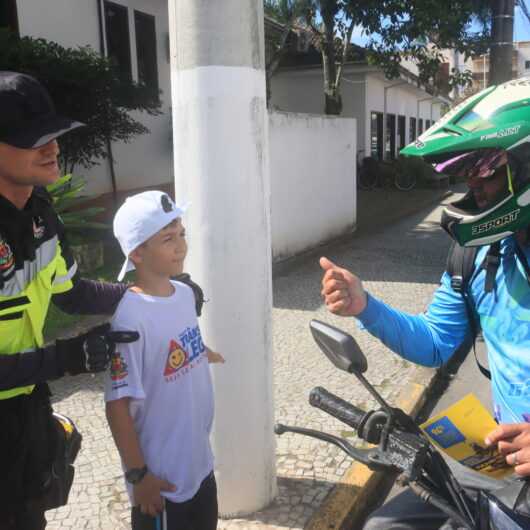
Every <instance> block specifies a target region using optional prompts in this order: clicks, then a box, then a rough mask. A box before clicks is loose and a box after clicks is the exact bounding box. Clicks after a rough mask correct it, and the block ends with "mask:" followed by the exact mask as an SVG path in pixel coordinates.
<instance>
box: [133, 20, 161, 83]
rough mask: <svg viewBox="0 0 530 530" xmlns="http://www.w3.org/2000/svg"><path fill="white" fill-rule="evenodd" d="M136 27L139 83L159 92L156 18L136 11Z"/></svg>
mask: <svg viewBox="0 0 530 530" xmlns="http://www.w3.org/2000/svg"><path fill="white" fill-rule="evenodd" d="M134 25H135V28H136V55H137V57H138V82H139V83H141V84H143V85H146V86H148V87H149V88H152V89H153V90H154V91H156V92H158V67H157V58H156V27H155V17H153V16H152V15H147V14H145V13H142V12H140V11H135V12H134Z"/></svg>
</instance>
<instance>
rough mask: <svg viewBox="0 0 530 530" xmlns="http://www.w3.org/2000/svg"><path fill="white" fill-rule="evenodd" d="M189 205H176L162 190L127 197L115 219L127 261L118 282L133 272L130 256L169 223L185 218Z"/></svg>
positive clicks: (115, 230)
mask: <svg viewBox="0 0 530 530" xmlns="http://www.w3.org/2000/svg"><path fill="white" fill-rule="evenodd" d="M185 210H186V206H180V207H179V206H176V205H175V203H174V202H173V200H172V199H171V197H170V196H169V195H168V194H167V193H164V192H162V191H144V192H143V193H138V194H137V195H133V196H132V197H128V198H127V199H126V200H125V202H124V203H123V204H122V205H121V206H120V208H119V209H118V211H117V212H116V215H115V216H114V224H113V229H114V236H115V237H116V239H117V240H118V242H119V243H120V247H121V250H122V251H123V253H124V254H125V262H124V264H123V266H122V268H121V270H120V273H119V274H118V281H121V280H123V277H124V276H125V274H126V273H128V272H129V271H132V270H134V263H133V262H132V261H131V259H130V257H129V255H130V253H131V252H132V251H133V250H134V249H136V248H138V247H139V246H140V245H141V244H142V243H144V242H145V241H147V240H148V239H149V238H150V237H151V236H154V235H155V234H156V233H157V232H159V231H160V230H162V228H164V227H165V226H167V225H168V224H169V223H171V222H172V221H174V220H175V219H178V218H179V217H182V214H183V213H184V212H185Z"/></svg>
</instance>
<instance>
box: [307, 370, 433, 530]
mask: <svg viewBox="0 0 530 530" xmlns="http://www.w3.org/2000/svg"><path fill="white" fill-rule="evenodd" d="M439 374H440V371H439V370H433V369H429V368H423V367H419V368H417V373H416V374H415V377H414V379H415V381H416V382H412V383H410V384H409V385H408V386H407V387H406V388H404V389H403V390H402V391H401V392H400V394H399V397H398V400H397V404H396V406H397V407H399V408H401V409H403V410H404V411H405V412H406V413H407V414H410V415H411V416H412V417H415V416H416V415H417V414H418V413H419V411H420V410H421V408H422V407H423V405H424V404H425V402H426V399H427V397H428V395H429V391H430V389H431V388H432V387H433V385H434V383H435V382H436V381H437V380H438V377H439ZM388 479H389V476H388V474H386V473H382V472H376V471H371V470H370V469H368V468H367V467H366V466H365V465H364V464H360V463H358V462H354V463H353V464H352V465H351V466H350V467H349V468H348V470H347V471H346V473H344V475H343V477H342V479H341V480H340V482H338V483H337V484H336V485H335V487H334V488H333V489H332V490H331V492H330V493H329V494H328V496H327V497H326V498H325V499H324V501H323V502H322V504H321V505H320V507H319V508H318V510H317V511H316V512H315V513H314V515H313V516H312V517H311V519H310V521H309V523H308V524H307V526H306V530H352V529H353V530H356V529H359V528H361V526H360V525H361V523H362V522H363V519H364V517H365V516H366V508H367V506H370V505H373V504H374V497H375V498H377V493H376V492H377V491H378V490H379V491H382V489H384V484H385V482H387V481H388Z"/></svg>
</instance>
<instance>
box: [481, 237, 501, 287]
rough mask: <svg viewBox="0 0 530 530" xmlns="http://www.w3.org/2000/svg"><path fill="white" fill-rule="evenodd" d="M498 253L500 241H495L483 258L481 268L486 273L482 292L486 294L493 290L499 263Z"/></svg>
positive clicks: (499, 251)
mask: <svg viewBox="0 0 530 530" xmlns="http://www.w3.org/2000/svg"><path fill="white" fill-rule="evenodd" d="M500 253H501V243H500V241H496V242H495V243H493V244H492V245H491V246H490V248H489V250H488V253H487V254H486V257H485V258H484V261H483V262H482V268H483V269H484V270H485V271H486V279H485V281H484V290H485V291H486V292H487V293H491V292H492V291H493V289H494V288H495V278H496V276H497V270H498V268H499V264H500V262H501V258H500Z"/></svg>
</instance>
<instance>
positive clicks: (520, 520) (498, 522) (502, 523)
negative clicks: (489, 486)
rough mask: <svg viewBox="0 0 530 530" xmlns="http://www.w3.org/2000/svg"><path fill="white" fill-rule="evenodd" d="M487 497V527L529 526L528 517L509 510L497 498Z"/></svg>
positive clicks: (510, 529) (520, 528)
mask: <svg viewBox="0 0 530 530" xmlns="http://www.w3.org/2000/svg"><path fill="white" fill-rule="evenodd" d="M487 497H488V510H489V519H490V520H489V524H490V526H489V528H490V529H491V530H525V529H527V528H529V524H530V519H528V518H527V517H524V516H521V515H519V514H517V513H516V512H514V511H513V510H510V509H509V508H507V507H506V506H504V504H502V503H501V502H499V501H498V500H497V499H495V498H492V497H491V496H490V495H487Z"/></svg>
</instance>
